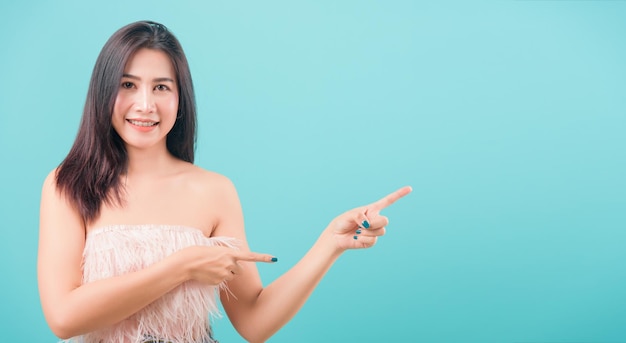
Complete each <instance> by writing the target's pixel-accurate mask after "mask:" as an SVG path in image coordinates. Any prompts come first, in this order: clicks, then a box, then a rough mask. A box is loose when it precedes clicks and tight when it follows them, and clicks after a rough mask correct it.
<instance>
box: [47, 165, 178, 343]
mask: <svg viewBox="0 0 626 343" xmlns="http://www.w3.org/2000/svg"><path fill="white" fill-rule="evenodd" d="M39 230H40V232H39V252H38V263H37V274H38V283H39V294H40V297H41V304H42V307H43V312H44V315H45V318H46V321H47V322H48V325H49V326H50V328H51V329H52V331H53V332H54V334H55V335H57V336H58V337H60V338H69V337H73V336H77V335H80V334H84V333H87V332H90V331H94V330H97V329H100V328H103V327H106V326H109V325H112V324H115V323H117V322H119V321H121V320H123V319H124V318H127V317H128V316H130V315H132V314H133V313H135V312H137V311H139V310H140V309H141V308H143V307H145V306H146V305H148V304H150V303H151V302H153V301H154V300H156V299H157V298H159V297H160V296H162V295H163V294H165V293H167V292H168V291H170V290H172V289H173V288H175V287H176V286H178V285H179V284H181V283H182V282H184V281H185V280H186V279H187V278H188V275H186V271H185V269H184V268H180V266H181V263H182V261H181V259H180V258H178V259H177V258H167V259H164V260H162V261H161V262H159V263H156V264H154V265H152V266H151V267H149V268H146V269H143V270H141V271H138V272H134V273H128V274H125V275H122V276H118V277H112V278H108V279H103V280H100V281H96V282H91V283H88V284H85V285H82V281H81V280H82V270H81V262H82V253H83V248H84V245H85V227H84V225H83V221H82V219H81V217H80V215H79V213H78V211H76V209H75V208H74V207H73V206H72V205H71V203H70V202H69V199H67V198H66V197H65V196H64V195H63V194H61V192H59V191H58V189H57V188H56V180H55V172H52V173H50V175H48V177H47V178H46V180H45V182H44V185H43V189H42V195H41V208H40V225H39Z"/></svg>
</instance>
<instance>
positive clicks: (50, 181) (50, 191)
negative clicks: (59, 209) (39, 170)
mask: <svg viewBox="0 0 626 343" xmlns="http://www.w3.org/2000/svg"><path fill="white" fill-rule="evenodd" d="M57 170H58V168H54V169H52V171H50V172H49V173H48V175H46V178H45V179H44V181H43V185H42V187H41V193H42V194H41V195H42V200H43V199H45V198H51V197H56V198H58V197H60V196H61V194H59V192H57Z"/></svg>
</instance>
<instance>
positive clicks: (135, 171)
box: [126, 146, 177, 176]
mask: <svg viewBox="0 0 626 343" xmlns="http://www.w3.org/2000/svg"><path fill="white" fill-rule="evenodd" d="M126 152H127V156H128V169H127V174H128V175H142V176H149V175H154V176H156V175H162V174H164V173H168V172H170V171H171V169H172V167H173V166H174V164H175V162H176V161H177V159H176V157H174V156H172V154H170V152H169V151H168V150H167V148H166V147H165V146H163V147H162V148H161V147H159V148H156V147H155V148H154V149H136V148H127V150H126Z"/></svg>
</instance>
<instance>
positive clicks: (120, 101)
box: [113, 94, 127, 118]
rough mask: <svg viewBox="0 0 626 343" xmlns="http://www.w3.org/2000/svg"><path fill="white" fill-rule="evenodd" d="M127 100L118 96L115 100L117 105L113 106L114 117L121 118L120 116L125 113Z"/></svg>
mask: <svg viewBox="0 0 626 343" xmlns="http://www.w3.org/2000/svg"><path fill="white" fill-rule="evenodd" d="M126 101H127V100H126V98H125V97H123V96H121V95H120V94H118V95H117V97H116V98H115V104H113V117H114V118H115V117H119V115H120V114H123V113H124V107H125V106H126Z"/></svg>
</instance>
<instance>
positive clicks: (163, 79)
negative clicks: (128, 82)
mask: <svg viewBox="0 0 626 343" xmlns="http://www.w3.org/2000/svg"><path fill="white" fill-rule="evenodd" d="M122 77H126V78H129V79H133V80H141V78H140V77H139V76H135V75H131V74H123V75H122ZM152 82H171V83H174V80H172V79H170V78H169V77H157V78H154V79H152Z"/></svg>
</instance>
